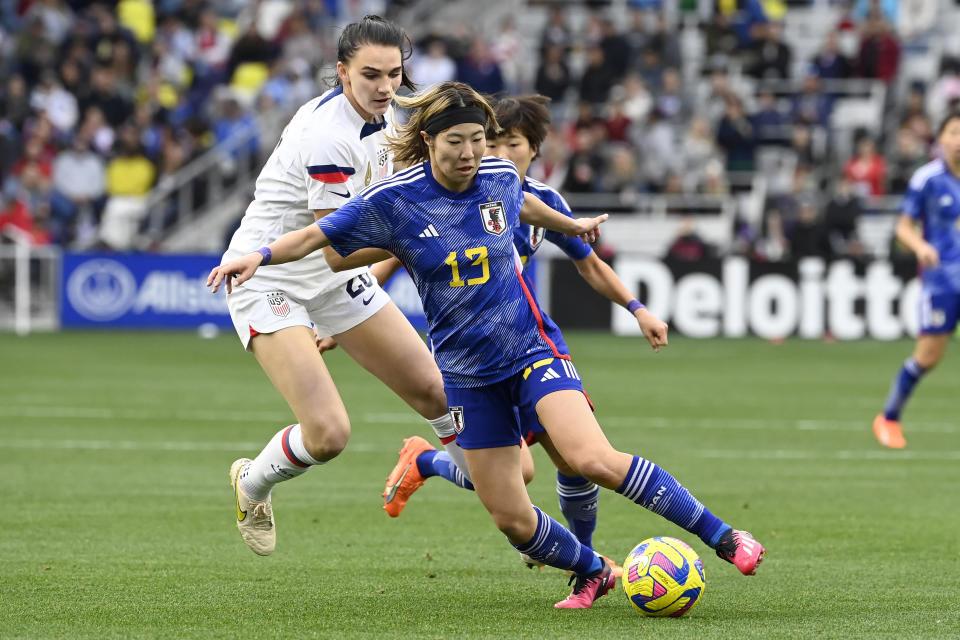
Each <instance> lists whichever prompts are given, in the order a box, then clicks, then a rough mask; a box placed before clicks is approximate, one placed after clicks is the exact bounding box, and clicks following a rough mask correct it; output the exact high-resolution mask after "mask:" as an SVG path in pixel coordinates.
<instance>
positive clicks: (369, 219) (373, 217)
mask: <svg viewBox="0 0 960 640" xmlns="http://www.w3.org/2000/svg"><path fill="white" fill-rule="evenodd" d="M392 210H393V207H392V206H391V205H390V204H389V203H388V202H387V201H386V200H385V199H384V198H383V197H381V194H380V193H377V194H374V195H371V196H370V197H369V199H367V198H364V197H363V194H357V195H355V196H353V197H352V198H350V199H349V200H348V201H347V202H346V203H345V204H344V205H343V206H342V207H340V208H339V209H337V210H336V211H334V212H332V213H330V214H328V215H326V216H324V217H322V218H320V219H319V220H317V226H318V227H320V230H321V231H323V233H324V235H326V236H327V238H329V239H330V246H332V247H333V250H334V251H336V252H337V253H339V254H340V255H341V256H348V255H350V254H351V253H353V252H354V251H357V250H359V249H366V248H368V247H376V248H378V249H387V250H390V245H391V242H392V240H393V233H392V229H393V226H392V225H391V224H390V222H389V214H390V212H391V211H392Z"/></svg>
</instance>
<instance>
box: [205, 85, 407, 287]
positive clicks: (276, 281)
mask: <svg viewBox="0 0 960 640" xmlns="http://www.w3.org/2000/svg"><path fill="white" fill-rule="evenodd" d="M392 116H393V113H392V111H388V112H387V116H386V117H385V118H384V120H383V122H381V123H378V124H370V123H367V122H365V121H364V120H363V118H362V117H360V114H358V113H357V111H356V110H355V109H354V108H353V106H351V104H350V102H349V101H348V100H347V98H346V96H344V95H343V89H342V87H341V86H339V85H338V86H337V87H336V88H334V89H331V90H330V91H327V92H326V93H325V94H323V95H322V96H319V97H317V98H314V99H313V100H311V101H310V102H308V103H306V104H305V105H303V106H302V107H300V109H299V110H298V111H297V113H296V114H295V115H294V116H293V118H292V119H291V120H290V122H289V123H288V124H287V126H286V128H285V129H284V130H283V134H282V135H281V136H280V141H279V142H278V143H277V146H276V148H275V149H274V150H273V153H272V154H271V155H270V158H269V159H268V160H267V162H266V164H265V165H264V167H263V170H262V171H261V172H260V175H259V176H258V177H257V184H256V191H255V192H254V200H253V202H251V203H250V206H248V207H247V211H246V213H245V214H244V216H243V220H242V221H241V223H240V228H239V229H237V231H236V233H234V234H233V238H232V239H231V240H230V246H229V247H228V248H227V251H226V253H224V254H223V260H224V261H227V260H232V259H233V258H237V257H240V256H242V255H245V254H248V253H250V252H251V251H256V250H257V249H259V248H260V247H262V246H264V245H267V244H270V243H271V242H273V241H274V240H276V239H277V238H279V237H280V236H281V235H283V234H284V233H287V232H288V231H294V230H297V229H302V228H304V227H306V226H308V225H310V224H311V223H312V222H313V220H314V217H313V210H314V209H336V208H338V207H340V206H341V205H343V204H344V203H345V202H346V201H347V200H349V199H350V196H352V195H353V194H355V193H357V192H359V191H360V190H361V189H363V188H364V187H366V186H367V185H369V184H371V183H373V182H376V181H377V180H381V179H383V178H385V177H386V176H388V175H390V174H391V173H392V172H393V154H392V153H391V152H389V150H388V149H387V147H386V140H385V137H384V128H385V126H386V125H387V124H389V123H391V122H392ZM366 270H367V268H366V267H364V268H361V269H351V270H349V271H343V272H341V273H334V272H333V271H331V270H330V267H329V266H328V265H327V261H326V260H325V259H324V258H323V253H322V252H321V251H316V252H314V253H312V254H310V255H309V256H307V257H305V258H303V259H302V260H297V261H294V262H289V263H287V264H280V265H268V266H266V267H262V268H260V269H258V270H257V273H256V275H255V276H254V277H253V278H251V279H250V280H249V281H248V282H245V283H244V284H243V286H244V287H246V288H247V289H250V290H252V291H283V292H286V293H289V294H291V295H292V296H294V297H297V298H301V299H304V300H307V299H311V298H313V297H314V296H316V295H318V294H319V293H321V292H323V291H328V290H330V289H332V288H333V287H336V286H339V285H341V284H343V283H345V282H346V281H347V280H349V279H350V278H352V277H354V276H355V275H357V274H359V273H364V272H365V271H366Z"/></svg>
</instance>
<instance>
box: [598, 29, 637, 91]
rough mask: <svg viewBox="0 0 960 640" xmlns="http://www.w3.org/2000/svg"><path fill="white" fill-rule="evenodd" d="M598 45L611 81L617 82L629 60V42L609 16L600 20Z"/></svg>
mask: <svg viewBox="0 0 960 640" xmlns="http://www.w3.org/2000/svg"><path fill="white" fill-rule="evenodd" d="M598 45H599V47H600V49H601V50H603V59H604V60H606V61H607V66H608V68H609V69H610V73H611V75H612V76H613V81H614V82H619V81H620V80H621V79H622V78H623V76H624V75H625V74H626V73H627V66H628V64H629V62H630V43H629V42H628V41H627V38H626V37H625V36H624V35H623V34H622V33H619V32H618V31H617V28H616V26H614V24H613V20H611V19H609V18H602V19H601V20H600V41H599V42H598Z"/></svg>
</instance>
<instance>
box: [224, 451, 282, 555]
mask: <svg viewBox="0 0 960 640" xmlns="http://www.w3.org/2000/svg"><path fill="white" fill-rule="evenodd" d="M250 463H251V460H250V459H249V458H240V459H239V460H235V461H234V463H233V464H232V465H231V466H230V486H231V487H233V493H234V497H235V499H236V503H237V529H239V530H240V536H241V537H242V538H243V541H244V542H246V543H247V546H248V547H250V549H251V550H252V551H253V552H254V553H256V554H258V555H261V556H268V555H270V554H271V553H273V549H274V548H275V547H276V545H277V529H276V526H275V525H274V522H273V507H272V505H271V504H270V496H269V495H268V496H267V497H266V499H265V500H251V499H250V498H248V497H247V495H246V494H245V493H244V492H243V489H241V488H240V475H241V474H242V473H243V472H244V471H245V470H246V469H247V467H248V466H249V465H250Z"/></svg>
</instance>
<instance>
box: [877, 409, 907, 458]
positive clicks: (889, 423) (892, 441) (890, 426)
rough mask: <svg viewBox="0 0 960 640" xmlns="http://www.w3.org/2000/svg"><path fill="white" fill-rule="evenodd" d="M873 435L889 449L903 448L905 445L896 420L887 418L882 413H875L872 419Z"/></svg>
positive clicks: (905, 442)
mask: <svg viewBox="0 0 960 640" xmlns="http://www.w3.org/2000/svg"><path fill="white" fill-rule="evenodd" d="M873 435H875V436H877V441H878V442H879V443H880V444H882V445H883V446H885V447H890V448H891V449H903V448H904V447H905V446H907V441H906V440H905V439H904V438H903V431H901V430H900V423H899V422H897V421H896V420H887V419H886V418H885V417H884V415H883V414H882V413H880V414H877V417H876V418H874V419H873Z"/></svg>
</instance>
